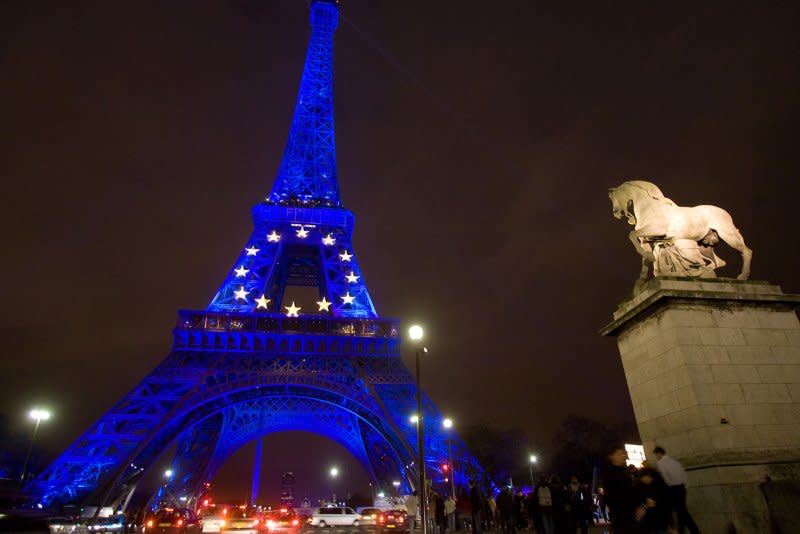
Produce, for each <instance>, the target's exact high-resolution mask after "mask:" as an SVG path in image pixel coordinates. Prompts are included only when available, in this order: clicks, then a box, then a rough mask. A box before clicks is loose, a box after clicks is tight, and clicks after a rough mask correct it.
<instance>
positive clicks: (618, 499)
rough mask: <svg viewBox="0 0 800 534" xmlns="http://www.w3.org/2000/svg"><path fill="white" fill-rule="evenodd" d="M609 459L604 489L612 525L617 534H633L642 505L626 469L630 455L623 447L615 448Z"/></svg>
mask: <svg viewBox="0 0 800 534" xmlns="http://www.w3.org/2000/svg"><path fill="white" fill-rule="evenodd" d="M608 459H609V461H610V462H611V467H610V468H609V470H608V473H606V480H605V485H604V488H605V492H606V501H607V502H608V508H609V511H610V512H611V514H610V515H611V524H612V525H613V526H614V533H615V534H633V533H634V532H635V530H636V514H637V512H638V511H639V508H640V507H639V504H640V503H639V499H638V496H637V494H636V490H635V489H634V486H633V480H632V479H631V477H630V476H629V475H628V473H627V470H626V469H625V460H627V459H628V453H627V452H625V447H623V446H618V447H614V449H613V450H612V451H611V454H609V455H608Z"/></svg>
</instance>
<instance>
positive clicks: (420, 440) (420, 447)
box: [408, 324, 428, 534]
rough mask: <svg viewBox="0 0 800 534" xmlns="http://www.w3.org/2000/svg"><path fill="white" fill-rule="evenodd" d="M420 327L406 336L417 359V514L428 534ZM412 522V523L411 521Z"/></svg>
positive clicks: (412, 329)
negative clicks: (413, 347)
mask: <svg viewBox="0 0 800 534" xmlns="http://www.w3.org/2000/svg"><path fill="white" fill-rule="evenodd" d="M423 333H424V332H423V330H422V327H421V326H419V325H418V324H415V325H412V326H411V328H409V329H408V337H409V338H410V339H411V341H413V342H414V345H415V350H414V353H415V355H416V359H417V421H416V423H417V454H418V458H419V516H420V519H421V520H422V534H428V525H427V520H426V517H425V516H426V515H427V514H426V508H427V505H428V500H427V499H426V497H425V440H424V437H423V426H424V425H423V422H422V384H421V376H422V375H421V373H420V362H419V355H420V352H428V349H427V348H425V347H424V346H423V345H422V344H421V343H420V341H421V340H422V336H423ZM412 524H413V523H412Z"/></svg>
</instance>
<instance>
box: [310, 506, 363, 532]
mask: <svg viewBox="0 0 800 534" xmlns="http://www.w3.org/2000/svg"><path fill="white" fill-rule="evenodd" d="M361 519H362V518H361V514H357V513H356V511H355V510H353V509H352V508H350V507H349V506H325V507H322V508H317V509H316V510H314V514H313V515H312V516H311V526H312V527H327V526H331V525H336V526H340V525H352V526H354V527H357V526H358V525H360V524H361Z"/></svg>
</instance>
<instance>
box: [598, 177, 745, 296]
mask: <svg viewBox="0 0 800 534" xmlns="http://www.w3.org/2000/svg"><path fill="white" fill-rule="evenodd" d="M608 196H609V198H610V199H611V207H612V210H613V212H614V217H615V218H617V219H622V218H623V217H624V218H626V219H627V221H628V224H630V225H632V226H633V231H631V232H630V234H628V238H629V239H630V240H631V243H633V246H634V247H635V248H636V251H637V252H638V253H639V254H640V255H641V256H642V270H641V274H640V276H639V280H638V281H637V283H636V284H637V285H636V287H637V288H638V287H640V286H641V284H643V283H644V281H645V279H646V278H647V274H648V272H649V270H648V267H649V266H650V265H652V266H653V276H690V277H700V278H705V277H714V276H716V274H715V272H714V269H716V268H718V267H722V266H723V265H725V262H724V261H723V260H721V259H720V258H719V257H718V256H717V255H716V253H715V252H714V248H713V247H714V246H715V245H717V244H718V243H719V242H720V241H724V242H725V243H727V244H728V245H730V247H731V248H733V249H735V250H737V251H738V252H739V253H740V254H741V255H742V272H741V273H739V276H738V278H739V279H740V280H746V279H747V278H748V277H749V276H750V260H751V258H752V257H753V251H752V250H750V249H749V248H747V245H745V244H744V238H743V237H742V234H741V233H740V232H739V230H738V229H737V228H736V226H735V225H734V224H733V219H732V218H731V216H730V214H728V212H727V211H725V210H724V209H722V208H718V207H716V206H707V205H706V206H694V207H693V208H685V207H681V206H678V205H677V204H675V203H674V202H673V201H672V200H670V199H668V198H667V197H665V196H664V193H662V192H661V190H660V189H659V188H658V187H657V186H656V185H655V184H652V183H650V182H645V181H643V180H630V181H627V182H623V183H622V184H620V185H619V186H617V187H612V188H611V189H609V190H608Z"/></svg>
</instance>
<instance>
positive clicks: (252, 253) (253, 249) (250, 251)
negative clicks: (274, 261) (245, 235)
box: [244, 247, 261, 256]
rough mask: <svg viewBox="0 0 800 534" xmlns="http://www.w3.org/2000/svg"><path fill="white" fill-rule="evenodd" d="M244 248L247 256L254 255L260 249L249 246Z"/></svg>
mask: <svg viewBox="0 0 800 534" xmlns="http://www.w3.org/2000/svg"><path fill="white" fill-rule="evenodd" d="M244 250H245V251H246V252H247V255H248V256H255V255H256V254H258V251H259V250H261V249H260V248H256V247H250V248H246V249H244Z"/></svg>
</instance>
